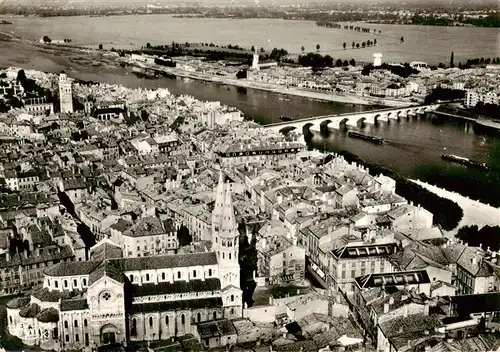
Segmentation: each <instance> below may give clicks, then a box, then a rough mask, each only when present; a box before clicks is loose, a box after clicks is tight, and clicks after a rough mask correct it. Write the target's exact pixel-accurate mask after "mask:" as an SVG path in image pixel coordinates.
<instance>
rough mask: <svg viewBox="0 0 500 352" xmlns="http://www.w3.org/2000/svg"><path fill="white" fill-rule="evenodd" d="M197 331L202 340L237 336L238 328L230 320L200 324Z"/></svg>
mask: <svg viewBox="0 0 500 352" xmlns="http://www.w3.org/2000/svg"><path fill="white" fill-rule="evenodd" d="M197 329H198V334H199V335H200V338H201V339H207V338H211V337H221V336H227V335H235V334H236V328H235V327H234V325H233V323H232V322H231V320H229V319H221V320H215V321H208V322H205V323H200V324H198V326H197Z"/></svg>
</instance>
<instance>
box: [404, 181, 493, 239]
mask: <svg viewBox="0 0 500 352" xmlns="http://www.w3.org/2000/svg"><path fill="white" fill-rule="evenodd" d="M410 181H412V182H414V183H415V184H417V185H419V186H421V187H423V188H425V189H427V190H428V191H430V192H432V193H434V194H436V195H438V196H439V197H441V198H446V199H449V200H451V201H453V202H455V203H457V204H458V206H459V207H460V208H462V210H463V213H464V215H463V217H462V220H460V222H459V223H458V225H457V227H456V228H455V229H453V230H450V231H445V234H446V236H447V237H453V236H455V235H456V233H457V232H458V230H459V229H460V228H461V227H463V226H471V225H477V226H478V228H482V227H484V226H487V225H489V226H498V224H500V208H495V207H493V206H491V205H489V204H484V203H481V202H480V201H477V200H473V199H470V198H469V197H466V196H463V195H461V194H459V193H457V192H451V191H448V190H446V189H443V188H440V187H438V186H434V185H430V184H428V183H426V182H422V181H420V180H412V179H410Z"/></svg>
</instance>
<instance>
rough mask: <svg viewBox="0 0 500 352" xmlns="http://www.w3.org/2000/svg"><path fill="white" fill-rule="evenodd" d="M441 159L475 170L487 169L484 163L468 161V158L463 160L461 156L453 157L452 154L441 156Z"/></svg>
mask: <svg viewBox="0 0 500 352" xmlns="http://www.w3.org/2000/svg"><path fill="white" fill-rule="evenodd" d="M441 159H443V160H446V161H451V162H455V163H458V164H462V165H465V166H468V167H473V168H476V169H481V170H488V169H489V167H488V165H486V163H480V162H477V161H473V160H470V159H468V158H464V157H461V156H457V155H453V154H447V155H442V156H441Z"/></svg>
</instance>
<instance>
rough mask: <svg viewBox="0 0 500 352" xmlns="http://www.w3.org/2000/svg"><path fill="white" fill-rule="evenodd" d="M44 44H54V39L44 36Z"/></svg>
mask: <svg viewBox="0 0 500 352" xmlns="http://www.w3.org/2000/svg"><path fill="white" fill-rule="evenodd" d="M43 42H44V43H49V44H50V42H52V39H50V38H49V37H47V36H46V35H44V36H43Z"/></svg>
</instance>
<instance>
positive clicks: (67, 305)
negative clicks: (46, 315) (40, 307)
mask: <svg viewBox="0 0 500 352" xmlns="http://www.w3.org/2000/svg"><path fill="white" fill-rule="evenodd" d="M88 308H89V306H88V304H87V299H86V298H83V299H65V300H62V301H61V311H62V312H65V311H69V310H85V309H88Z"/></svg>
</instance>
